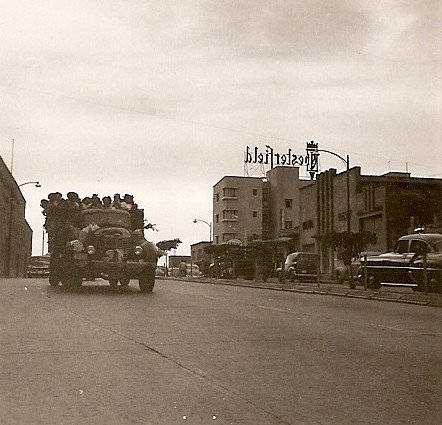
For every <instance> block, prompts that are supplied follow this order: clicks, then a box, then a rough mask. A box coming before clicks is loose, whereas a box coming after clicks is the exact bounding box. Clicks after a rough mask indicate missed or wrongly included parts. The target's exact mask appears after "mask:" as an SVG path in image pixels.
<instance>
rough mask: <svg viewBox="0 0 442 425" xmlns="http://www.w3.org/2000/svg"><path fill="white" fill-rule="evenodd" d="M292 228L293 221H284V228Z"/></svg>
mask: <svg viewBox="0 0 442 425" xmlns="http://www.w3.org/2000/svg"><path fill="white" fill-rule="evenodd" d="M290 229H293V221H284V230H290Z"/></svg>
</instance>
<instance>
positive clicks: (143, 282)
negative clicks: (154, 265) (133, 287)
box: [138, 269, 155, 293]
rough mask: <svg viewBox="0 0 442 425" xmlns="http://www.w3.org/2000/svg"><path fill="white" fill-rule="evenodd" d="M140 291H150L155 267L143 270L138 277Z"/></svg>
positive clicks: (152, 285)
mask: <svg viewBox="0 0 442 425" xmlns="http://www.w3.org/2000/svg"><path fill="white" fill-rule="evenodd" d="M138 283H139V285H140V291H141V292H143V293H147V292H152V290H153V287H154V286H155V269H154V270H153V271H152V270H147V271H145V272H144V273H143V274H142V275H141V276H140V278H139V279H138Z"/></svg>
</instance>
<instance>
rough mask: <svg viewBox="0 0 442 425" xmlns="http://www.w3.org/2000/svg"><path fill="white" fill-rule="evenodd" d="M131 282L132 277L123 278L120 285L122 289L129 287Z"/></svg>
mask: <svg viewBox="0 0 442 425" xmlns="http://www.w3.org/2000/svg"><path fill="white" fill-rule="evenodd" d="M129 282H130V277H122V278H120V285H121V286H122V287H127V286H129Z"/></svg>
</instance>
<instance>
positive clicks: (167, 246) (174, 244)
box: [157, 238, 182, 276]
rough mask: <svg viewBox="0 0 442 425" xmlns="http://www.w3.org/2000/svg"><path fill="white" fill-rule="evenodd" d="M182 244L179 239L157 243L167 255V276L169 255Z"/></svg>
mask: <svg viewBox="0 0 442 425" xmlns="http://www.w3.org/2000/svg"><path fill="white" fill-rule="evenodd" d="M180 243H182V242H181V240H180V239H179V238H175V239H170V240H167V241H160V242H157V247H158V248H159V249H160V250H161V251H163V252H164V253H165V255H166V276H167V253H168V252H169V251H170V250H171V249H177V248H178V245H179V244H180Z"/></svg>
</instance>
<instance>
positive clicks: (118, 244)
mask: <svg viewBox="0 0 442 425" xmlns="http://www.w3.org/2000/svg"><path fill="white" fill-rule="evenodd" d="M131 248H132V244H131V240H130V238H121V237H115V236H103V237H102V238H101V240H100V251H101V255H105V253H106V251H107V250H109V249H112V250H116V249H117V250H122V251H123V253H124V255H125V256H126V257H127V256H128V255H129V254H130V251H131Z"/></svg>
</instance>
